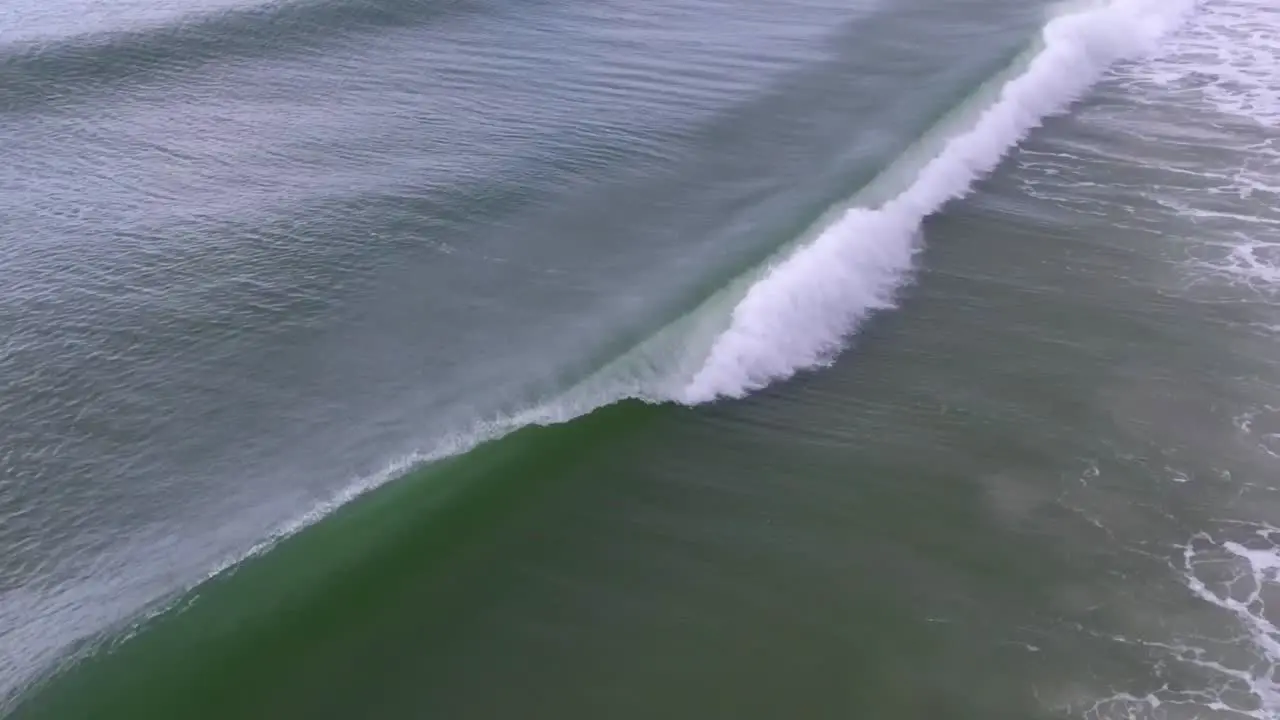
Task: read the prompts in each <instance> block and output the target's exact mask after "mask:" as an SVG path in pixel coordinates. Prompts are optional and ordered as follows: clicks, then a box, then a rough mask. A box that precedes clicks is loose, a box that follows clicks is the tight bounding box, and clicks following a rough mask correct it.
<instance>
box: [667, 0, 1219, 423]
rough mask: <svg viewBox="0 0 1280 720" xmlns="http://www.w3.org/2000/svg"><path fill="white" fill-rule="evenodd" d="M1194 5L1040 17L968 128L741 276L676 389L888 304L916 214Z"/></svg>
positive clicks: (769, 372) (766, 372)
mask: <svg viewBox="0 0 1280 720" xmlns="http://www.w3.org/2000/svg"><path fill="white" fill-rule="evenodd" d="M1193 8H1194V3H1193V2H1192V1H1191V0H1172V1H1167V2H1166V1H1152V0H1128V1H1126V0H1116V1H1115V2H1110V3H1104V4H1099V5H1095V6H1093V7H1089V8H1087V9H1079V10H1075V11H1069V12H1067V13H1066V14H1064V15H1063V16H1061V17H1058V18H1055V19H1054V20H1052V21H1050V22H1049V23H1048V24H1047V25H1046V26H1045V29H1044V32H1043V35H1042V39H1041V42H1042V46H1041V47H1039V48H1037V49H1036V50H1035V51H1034V53H1033V55H1032V56H1031V59H1030V62H1029V64H1027V66H1026V67H1025V69H1023V70H1021V71H1020V73H1019V74H1018V75H1017V77H1015V78H1013V79H1012V80H1010V81H1008V82H1007V83H1006V84H1004V85H1003V87H1001V88H1000V89H999V92H998V95H997V96H996V97H995V98H994V99H993V101H992V102H991V103H990V105H988V106H986V107H983V108H981V110H980V112H979V114H978V115H977V116H976V118H975V119H974V121H973V126H972V128H970V129H968V130H966V131H964V132H962V133H961V134H959V135H957V136H955V137H952V138H950V139H948V140H946V142H945V145H944V146H943V147H942V149H941V151H940V152H939V153H938V154H937V155H936V156H934V157H933V158H932V159H930V160H928V162H927V163H926V164H925V165H924V167H923V168H921V169H920V170H919V172H918V173H917V174H916V176H915V178H914V180H913V181H912V182H911V184H910V186H909V187H908V188H907V189H906V190H904V191H903V192H902V193H901V194H899V195H897V196H896V197H894V198H893V199H891V200H889V201H888V202H886V203H884V204H883V205H881V206H879V207H877V208H860V207H854V208H851V209H849V210H847V211H845V212H844V213H843V215H842V216H841V217H840V218H839V219H837V220H836V221H835V222H834V223H832V224H831V225H830V226H828V227H827V228H825V229H824V230H823V231H822V232H821V233H820V234H819V235H818V237H817V239H816V240H814V241H813V242H812V244H810V245H808V246H806V247H804V248H802V249H800V250H798V251H796V252H795V253H793V254H792V255H791V256H790V257H788V258H787V259H785V260H783V261H782V262H780V263H778V264H777V265H776V266H775V267H773V268H772V269H770V270H769V271H768V273H767V274H766V276H765V277H764V278H763V279H761V280H760V281H759V282H757V283H756V284H755V285H753V286H752V287H751V289H750V290H749V291H748V292H747V295H746V297H745V298H743V299H742V301H741V302H740V303H739V304H738V305H737V307H735V308H734V310H733V320H732V324H731V325H730V327H729V329H728V330H726V331H725V332H724V333H723V334H722V335H721V336H720V337H719V338H717V340H716V341H715V344H714V345H713V346H712V348H711V353H710V355H709V357H708V358H707V360H706V364H705V365H704V366H703V367H702V369H701V370H699V371H698V373H697V375H696V376H695V377H694V378H693V380H692V381H691V382H690V383H689V384H688V386H687V387H685V388H684V389H683V391H682V392H680V394H679V395H678V396H677V398H678V399H679V400H681V401H683V402H688V403H699V402H705V401H708V400H712V399H714V398H716V397H720V396H727V397H741V396H743V395H745V394H747V393H749V392H751V391H752V390H757V389H759V388H762V387H764V386H765V385H768V384H769V383H770V382H773V381H776V380H780V379H784V378H787V377H790V376H791V375H793V374H795V373H796V372H798V371H800V370H804V369H807V368H813V367H817V366H821V365H824V364H827V363H829V362H830V361H831V359H832V358H833V357H834V356H835V354H836V353H837V352H839V351H840V350H841V349H842V348H843V347H844V345H845V343H846V341H847V338H848V337H849V335H850V334H851V333H852V332H854V330H855V329H856V328H857V326H858V323H859V322H861V321H862V320H863V319H864V318H866V317H867V316H868V315H869V314H870V313H872V312H874V311H876V310H881V309H884V308H888V307H891V306H892V305H893V302H894V294H895V293H896V291H897V290H898V289H899V288H900V287H901V285H902V283H903V282H904V281H905V280H906V279H907V278H908V277H909V275H908V272H909V270H910V269H911V260H912V257H913V256H914V254H915V251H916V250H917V249H918V248H917V244H916V240H917V237H918V234H919V231H920V225H921V223H922V222H923V221H924V219H925V218H926V217H928V216H929V215H931V214H933V213H935V212H937V211H938V210H940V209H942V207H943V206H944V205H945V204H946V203H947V202H948V201H950V200H953V199H956V198H959V197H962V196H964V195H965V194H967V193H968V192H969V191H970V189H971V188H972V187H973V183H974V182H975V181H977V180H978V179H979V178H981V177H982V176H984V175H985V174H987V173H989V172H991V171H992V170H993V169H995V167H996V165H997V164H998V163H999V162H1000V160H1001V158H1002V157H1004V154H1005V153H1006V152H1007V151H1008V150H1009V149H1010V148H1011V147H1013V146H1014V145H1015V144H1016V143H1017V142H1018V141H1019V140H1021V139H1022V138H1024V137H1026V135H1027V133H1028V132H1030V131H1031V130H1033V129H1034V128H1036V127H1037V126H1039V124H1040V123H1041V122H1042V121H1043V120H1044V119H1045V118H1047V117H1049V116H1050V115H1053V114H1055V113H1059V112H1062V111H1064V110H1066V109H1067V108H1069V107H1070V105H1071V104H1072V103H1073V102H1074V101H1076V100H1078V99H1079V98H1080V96H1081V95H1082V94H1083V93H1084V92H1085V91H1086V90H1088V89H1089V87H1090V86H1091V85H1093V84H1094V83H1096V82H1097V81H1098V80H1099V79H1101V77H1102V75H1103V73H1104V72H1106V71H1107V69H1108V68H1110V67H1111V66H1112V65H1114V64H1115V63H1117V62H1119V61H1121V60H1125V59H1129V58H1133V57H1135V56H1138V55H1141V54H1143V53H1147V52H1150V51H1152V50H1153V49H1154V48H1155V43H1156V42H1157V41H1158V40H1159V39H1160V38H1161V37H1163V36H1164V35H1166V34H1167V33H1168V32H1169V31H1170V30H1171V29H1173V28H1175V27H1176V26H1178V25H1179V24H1180V22H1181V21H1182V20H1184V19H1185V18H1186V17H1187V15H1188V14H1189V13H1190V12H1191V11H1192V9H1193Z"/></svg>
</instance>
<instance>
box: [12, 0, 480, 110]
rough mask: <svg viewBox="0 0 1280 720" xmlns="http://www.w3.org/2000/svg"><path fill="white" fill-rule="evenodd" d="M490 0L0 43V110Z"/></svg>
mask: <svg viewBox="0 0 1280 720" xmlns="http://www.w3.org/2000/svg"><path fill="white" fill-rule="evenodd" d="M489 2H490V0H301V1H299V0H286V1H285V2H273V3H269V4H264V5H254V6H251V7H246V8H243V9H236V10H227V11H223V12H219V13H215V14H209V15H204V16H195V17H186V18H183V19H180V20H177V21H174V22H172V23H169V24H165V25H159V26H154V27H149V28H145V29H138V30H124V31H118V32H107V33H101V34H91V35H79V36H72V37H67V38H62V39H59V40H57V41H54V42H51V43H41V44H24V45H18V46H8V47H5V46H4V45H0V111H3V112H15V111H23V110H30V109H33V108H39V107H44V106H48V105H57V106H61V105H65V104H68V103H72V102H78V101H83V100H84V99H85V96H86V95H96V94H100V93H102V92H104V91H106V90H109V89H111V88H112V87H114V86H116V85H119V84H122V83H135V84H136V83H141V82H144V81H146V80H147V79H148V78H152V77H155V76H173V75H178V74H180V73H182V72H184V71H189V70H191V69H194V68H197V67H200V66H202V65H204V64H207V63H210V62H215V61H220V60H229V59H236V58H260V57H271V56H279V55H287V54H300V53H306V52H316V51H321V50H323V49H324V47H326V46H327V45H329V44H331V43H333V42H334V41H335V40H336V39H338V38H342V37H350V36H360V35H372V34H375V33H377V32H378V31H381V30H385V29H390V28H401V27H414V26H418V25H423V24H426V23H431V22H437V21H440V20H445V19H448V18H451V17H456V16H462V15H468V14H474V13H478V12H482V11H484V10H485V9H486V8H487V7H488V6H489Z"/></svg>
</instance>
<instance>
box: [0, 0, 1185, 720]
mask: <svg viewBox="0 0 1280 720" xmlns="http://www.w3.org/2000/svg"><path fill="white" fill-rule="evenodd" d="M1193 7H1194V4H1193V3H1192V2H1191V1H1190V0H1187V1H1186V2H1181V3H1160V2H1154V1H1153V0H1117V1H1116V2H1112V3H1108V4H1094V5H1092V6H1090V7H1088V8H1086V9H1083V10H1080V11H1078V12H1074V13H1071V14H1066V15H1062V16H1060V17H1058V18H1056V19H1054V20H1052V21H1050V22H1049V23H1048V24H1047V25H1046V26H1045V29H1044V32H1043V36H1042V38H1041V41H1040V42H1039V43H1038V44H1037V45H1036V46H1035V47H1033V48H1032V49H1031V50H1029V51H1028V52H1027V53H1026V54H1025V55H1024V56H1023V57H1022V58H1020V60H1019V61H1018V62H1016V63H1015V64H1014V66H1012V67H1010V68H1009V69H1008V70H1007V71H1005V72H1004V73H1002V74H999V75H997V76H996V77H995V78H993V79H992V80H991V82H989V83H987V84H986V85H984V87H983V88H982V89H981V90H980V91H979V92H978V93H976V94H975V95H973V96H972V97H971V98H969V100H968V101H967V102H965V103H962V104H961V106H960V107H958V108H957V110H956V112H955V113H953V114H952V115H951V116H949V117H948V118H946V119H945V120H944V121H943V122H941V123H940V124H938V125H937V126H936V127H935V128H934V129H933V130H932V131H931V132H929V133H927V134H926V135H925V136H924V137H923V138H922V139H921V141H920V143H919V144H918V145H917V146H916V147H915V148H914V149H912V150H910V151H908V152H907V153H905V154H904V155H903V156H902V158H900V160H899V162H898V163H896V164H895V165H894V166H893V167H891V168H889V170H888V171H886V172H885V173H883V174H882V175H881V176H880V177H879V178H877V179H876V180H874V181H873V182H871V183H870V184H869V185H868V186H867V187H866V188H865V189H864V190H863V191H862V192H861V193H859V194H858V195H857V196H855V197H854V198H853V199H852V201H851V202H850V203H849V204H848V206H846V207H842V208H837V209H836V210H834V211H833V212H831V213H829V214H828V215H827V217H825V218H823V220H822V221H820V222H819V223H818V224H817V225H815V226H814V227H813V228H812V229H811V230H810V231H809V232H807V233H804V234H802V236H801V238H800V239H799V240H798V241H797V242H795V243H794V244H792V245H791V246H789V247H787V248H784V249H783V250H782V251H781V252H779V253H778V254H777V255H776V257H775V259H774V260H773V261H772V262H769V263H766V264H765V265H764V266H763V267H761V268H757V269H754V270H752V271H750V272H748V273H746V274H745V275H742V276H740V277H738V278H736V279H735V280H733V281H732V282H730V283H728V285H726V286H725V287H723V288H721V289H720V290H719V291H717V292H715V293H714V294H713V295H712V296H711V297H710V298H709V299H707V300H706V301H704V302H703V303H702V304H701V305H700V306H699V307H697V308H696V309H695V310H694V311H692V312H690V313H687V314H685V315H684V316H683V317H681V318H680V319H678V320H677V321H675V322H674V323H671V324H670V325H668V326H667V327H666V328H664V329H663V330H661V331H659V332H658V333H656V334H654V335H652V336H651V337H649V338H648V339H646V340H645V341H644V342H642V343H640V344H639V345H638V346H636V347H634V348H632V349H631V350H629V351H627V352H625V353H623V354H622V355H621V356H619V357H618V358H616V359H615V360H614V361H612V362H610V363H609V364H607V365H606V366H605V367H603V368H601V369H599V370H598V371H597V372H595V373H594V374H592V375H591V376H590V377H588V378H586V379H585V380H583V381H582V382H580V383H579V384H578V385H576V386H575V387H574V388H572V389H571V390H570V391H569V392H567V393H566V394H564V395H563V396H561V397H559V398H558V399H556V400H554V401H552V402H549V403H546V404H544V405H540V406H537V407H535V408H532V409H530V410H528V411H526V412H523V413H517V414H514V415H510V416H506V417H503V418H500V419H498V420H495V421H493V422H490V423H485V424H482V425H480V426H477V427H475V428H472V429H471V430H470V431H468V432H465V433H460V434H459V435H458V436H456V437H454V438H449V439H446V441H444V442H442V443H441V444H440V445H439V446H438V447H437V448H436V449H435V450H433V451H432V452H431V453H429V454H427V455H425V456H420V457H413V458H407V459H405V461H404V462H402V463H398V464H395V465H393V466H392V467H390V468H388V469H387V471H386V472H385V473H383V474H380V475H378V476H376V477H372V478H367V479H365V480H364V481H362V482H360V483H357V484H354V485H352V486H350V487H349V488H347V490H345V491H344V492H343V493H341V494H339V495H338V496H335V497H334V498H333V499H332V500H331V501H330V502H328V503H325V504H323V505H322V506H319V507H317V508H314V509H313V510H312V512H310V513H308V514H306V515H304V516H303V517H300V518H298V519H297V520H296V521H295V522H293V523H290V524H289V525H288V526H285V527H282V528H280V529H279V532H277V533H276V534H275V535H274V536H273V538H272V539H271V540H268V541H265V542H264V543H262V544H261V545H260V546H259V547H257V548H255V549H254V551H252V552H251V553H250V554H249V556H248V557H246V558H243V559H241V560H239V561H237V562H236V563H233V566H234V568H235V569H234V572H215V573H214V574H213V576H212V577H211V579H210V580H209V581H207V582H206V583H205V584H204V585H202V586H200V587H199V588H197V589H195V590H193V591H192V592H191V594H189V595H187V596H186V597H185V598H183V599H182V601H181V602H180V603H179V605H178V607H179V608H182V610H181V611H174V612H166V613H163V614H161V615H159V616H157V617H155V618H154V619H153V620H150V621H146V622H144V623H143V625H142V626H139V627H135V628H133V629H132V630H130V631H128V632H126V633H125V635H126V636H128V637H129V639H126V640H125V641H123V642H122V643H119V644H117V645H115V646H113V647H111V648H110V649H109V650H105V651H103V650H101V649H95V648H93V647H88V646H86V648H84V652H83V653H82V656H83V655H84V654H88V653H90V652H91V651H92V655H91V657H88V659H86V660H84V661H83V662H81V663H79V664H77V665H75V666H74V667H72V668H71V669H70V670H68V671H67V672H66V673H64V674H61V675H58V676H57V677H55V678H54V679H53V680H52V681H51V682H52V683H53V685H52V686H51V687H48V688H46V689H45V690H43V691H39V692H35V693H29V694H28V695H26V696H25V697H26V700H24V701H23V702H22V704H21V705H19V706H18V707H17V708H16V710H15V713H16V715H17V716H18V717H77V716H82V715H84V712H85V711H87V709H89V708H99V709H102V710H103V711H102V712H95V713H93V716H95V717H111V716H120V717H139V716H165V717H173V716H186V717H198V716H203V715H204V714H217V713H225V714H229V715H231V716H243V714H242V713H237V712H235V710H236V708H235V707H229V706H227V704H228V703H240V702H249V700H248V699H247V698H256V700H261V701H263V702H266V703H267V704H270V697H269V696H270V695H271V694H272V693H273V692H275V690H274V689H273V688H276V687H277V684H276V681H278V680H279V681H281V682H280V685H283V684H287V683H288V682H289V679H287V678H286V679H284V680H281V677H280V675H281V673H288V672H295V671H294V670H290V669H289V668H291V667H294V665H296V661H297V660H298V658H303V657H307V656H309V655H310V654H312V653H313V652H316V651H317V649H318V648H319V647H321V646H322V645H323V643H324V642H325V640H324V638H325V637H330V638H332V637H334V636H335V635H338V634H341V633H358V632H359V627H360V626H361V625H362V624H364V623H370V622H374V620H373V618H376V617H377V615H378V613H379V610H378V607H377V604H378V603H380V602H383V601H384V600H382V599H380V596H379V592H383V591H378V590H376V587H379V586H381V587H383V588H384V589H385V588H386V587H388V586H390V587H398V586H399V585H398V584H399V583H407V582H419V581H418V580H412V579H411V575H412V573H411V572H410V568H411V567H412V566H413V562H414V561H416V560H418V559H421V558H422V557H426V556H429V557H435V556H431V555H429V553H428V549H429V548H435V549H439V550H440V552H444V549H445V548H452V547H455V545H454V544H453V540H451V539H450V538H453V537H455V536H453V535H451V534H450V533H451V532H452V531H451V530H449V529H448V528H450V527H459V526H455V525H451V524H450V523H451V522H453V521H451V520H448V519H447V518H449V517H461V518H471V519H470V520H467V521H466V522H464V523H463V526H465V527H469V528H472V530H469V531H467V532H479V530H478V528H480V527H482V526H486V523H489V522H490V521H492V520H493V519H494V518H495V517H496V516H495V515H494V514H493V513H492V512H489V511H487V510H482V509H474V508H497V507H505V506H504V505H503V503H505V502H509V501H508V500H504V498H505V497H507V495H506V493H511V492H515V491H516V489H517V488H518V489H519V491H521V492H524V491H529V490H531V489H532V488H534V487H536V486H537V485H538V483H539V482H551V481H553V480H554V479H555V478H556V477H558V476H559V474H561V473H562V471H563V470H564V469H565V468H566V467H569V466H570V465H571V464H572V463H574V462H577V459H578V458H580V457H582V456H583V455H585V454H589V453H592V452H601V451H604V448H607V445H608V442H609V441H610V439H611V438H615V437H617V436H618V435H619V434H621V433H622V432H624V431H625V430H626V429H627V428H629V427H633V426H634V425H635V424H636V423H637V422H639V421H640V419H643V418H651V417H655V416H656V414H659V413H664V412H671V411H672V409H671V408H669V407H646V406H645V405H642V404H639V403H636V402H632V401H630V400H629V399H640V400H643V401H645V402H647V403H650V404H653V405H668V404H671V403H679V404H688V405H696V404H700V403H704V402H709V401H712V400H715V399H717V398H721V397H738V396H741V395H744V394H746V393H748V392H750V391H752V390H754V389H757V388H760V387H763V386H764V385H767V384H768V383H770V382H774V381H777V380H779V379H784V378H787V377H790V376H791V375H793V374H795V373H797V372H800V371H803V370H806V369H809V368H813V367H816V366H820V365H822V364H824V363H827V362H830V361H831V360H832V359H833V358H834V357H835V355H836V354H838V353H839V352H840V351H841V350H842V349H843V348H844V347H845V345H846V344H847V342H848V339H849V338H850V337H851V335H852V333H854V332H855V331H856V329H857V326H858V324H859V323H860V322H861V321H862V320H863V319H864V318H865V317H867V316H868V315H869V314H871V313H873V312H875V311H877V310H881V309H885V308H888V307H891V306H892V305H893V302H894V296H895V294H896V293H897V292H898V291H899V289H900V288H901V286H902V284H903V283H904V282H906V281H908V280H909V279H910V271H911V268H912V262H913V258H914V254H915V251H916V249H917V247H918V240H919V237H918V236H919V232H920V225H921V223H922V222H923V220H924V219H925V218H927V217H928V216H930V215H932V214H934V213H936V212H938V211H939V210H941V209H942V208H944V207H945V206H946V204H947V203H948V202H949V201H951V200H952V199H954V198H958V197H961V196H963V195H965V194H967V193H968V192H969V191H970V189H971V188H972V187H973V184H974V183H975V182H976V181H977V180H978V179H979V178H981V177H982V176H983V175H985V174H986V173H989V172H991V171H992V170H993V169H994V168H995V167H996V165H997V164H998V163H999V162H1000V160H1001V159H1002V158H1003V156H1004V154H1005V153H1006V152H1007V151H1008V150H1009V149H1010V148H1011V147H1013V146H1014V145H1016V143H1017V142H1018V141H1020V140H1021V139H1022V138H1023V137H1024V136H1025V135H1026V134H1027V133H1028V132H1030V131H1031V130H1032V129H1033V128H1035V127H1036V126H1037V125H1038V124H1039V123H1040V122H1041V120H1043V119H1044V118H1045V117H1047V116H1049V115H1051V114H1054V113H1059V112H1063V111H1065V110H1067V109H1068V108H1069V107H1070V105H1071V103H1072V102H1073V101H1074V100H1075V99H1077V98H1079V97H1080V96H1081V95H1082V94H1083V93H1084V92H1085V91H1086V90H1087V89H1088V88H1089V87H1090V85H1091V84H1092V83H1093V82H1095V81H1096V80H1098V79H1099V78H1100V77H1101V76H1102V75H1103V73H1104V72H1105V71H1106V69H1107V68H1108V67H1110V66H1111V65H1112V64H1113V63H1115V62H1118V61H1121V60H1123V59H1125V58H1127V57H1131V56H1132V55H1134V54H1136V53H1140V52H1143V51H1145V50H1147V49H1149V48H1150V47H1152V43H1154V42H1155V41H1156V40H1157V39H1158V38H1159V37H1160V36H1161V35H1163V34H1164V33H1165V32H1168V31H1169V30H1170V29H1172V28H1173V27H1174V26H1175V25H1176V24H1177V22H1178V20H1179V19H1181V17H1183V15H1184V14H1185V13H1186V12H1188V11H1190V10H1191V9H1192V8H1193ZM432 461H436V462H434V463H433V462H432ZM423 463H429V464H427V465H426V466H425V467H423V468H422V469H419V470H416V471H413V472H409V473H408V474H407V476H404V471H405V470H406V469H407V468H410V467H413V466H420V465H422V464H423ZM402 476H404V477H403V481H402V482H396V483H391V484H389V485H387V486H386V487H383V488H382V489H380V490H379V491H378V492H376V493H368V492H367V491H368V490H371V489H374V488H377V487H379V486H382V485H384V483H385V482H386V481H387V480H390V479H392V478H394V477H402ZM531 476H532V477H535V478H537V480H535V481H533V482H529V481H528V480H527V479H528V478H529V477H531ZM522 483H528V484H522ZM475 497H483V498H485V499H483V500H476V501H475V502H477V503H479V505H472V504H469V503H470V502H471V501H468V500H466V498H475ZM410 498H419V500H413V501H411V500H410ZM419 503H423V504H424V505H419ZM455 503H457V504H455ZM437 506H438V507H440V508H442V509H440V510H439V512H438V513H437V511H436V510H433V509H431V508H436V507H437ZM415 507H418V508H419V510H412V509H413V508H415ZM457 508H464V509H457ZM465 508H473V509H472V510H466V509H465ZM428 512H430V514H431V515H432V517H425V516H424V515H425V514H428ZM451 513H460V515H452V514H451ZM321 519H324V522H317V521H319V520H321ZM458 522H462V521H461V520H460V521H458ZM467 523H474V524H467ZM303 528H308V529H307V531H306V532H298V531H299V530H301V529H303ZM460 532H461V531H460ZM463 535H466V533H462V535H458V536H457V537H462V536H463ZM468 537H470V536H468ZM411 538H423V539H422V540H421V541H419V540H416V539H411ZM401 548H416V550H414V551H412V552H410V551H409V550H403V551H401V550H400V549H401ZM267 549H271V552H264V551H265V550H267ZM431 552H435V550H431ZM384 553H386V555H384ZM424 553H426V555H424ZM449 553H452V550H450V551H449ZM446 554H448V553H446ZM440 557H441V558H442V559H441V560H440V562H442V563H444V562H446V561H447V560H446V559H443V558H445V556H444V555H441V556H440ZM448 557H455V556H454V555H451V554H448ZM308 558H309V559H308ZM388 563H389V564H390V565H388ZM463 564H465V563H463ZM388 567H390V568H392V569H391V570H388V573H389V575H387V576H385V577H391V578H393V579H392V580H389V581H387V582H383V581H382V580H376V579H375V580H371V579H370V578H369V576H368V574H369V573H374V574H375V575H376V574H377V573H379V572H380V570H378V568H383V569H387V568H388ZM304 570H305V572H304ZM387 583H390V585H388V584H387ZM335 597H337V598H346V600H342V601H341V603H340V602H339V600H337V599H334V598H335ZM348 601H349V602H348ZM259 653H262V655H261V657H264V658H267V659H266V660H255V659H254V658H258V657H259ZM251 670H252V672H251ZM268 671H269V672H268ZM296 672H297V673H301V672H302V670H300V669H299V670H296ZM300 677H301V676H300V675H299V676H298V677H295V678H294V679H293V681H298V682H301V680H299V679H298V678H300ZM246 689H247V690H246ZM76 703H79V704H76ZM107 709H115V710H114V712H115V713H116V714H115V715H113V713H111V712H106V710H107ZM215 709H216V712H215ZM242 709H243V708H242Z"/></svg>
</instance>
